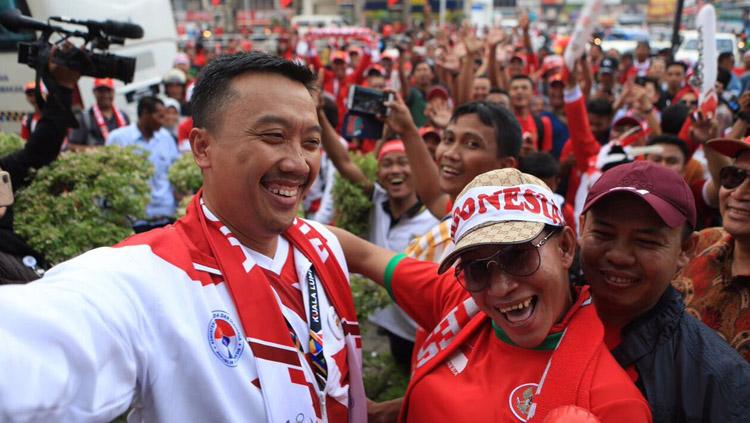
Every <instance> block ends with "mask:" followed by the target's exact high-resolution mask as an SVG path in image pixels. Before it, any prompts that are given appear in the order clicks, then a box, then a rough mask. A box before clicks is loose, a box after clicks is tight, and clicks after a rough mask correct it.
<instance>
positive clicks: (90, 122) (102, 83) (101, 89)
mask: <svg viewBox="0 0 750 423" xmlns="http://www.w3.org/2000/svg"><path fill="white" fill-rule="evenodd" d="M114 97H115V84H114V82H113V81H112V79H110V78H100V79H96V80H94V98H95V99H96V102H95V103H94V105H93V106H91V107H89V109H88V110H87V111H85V112H83V113H80V114H79V115H78V116H77V118H78V125H79V126H78V128H77V129H75V130H74V131H73V133H72V134H71V136H70V138H69V141H70V143H71V144H74V145H76V147H79V146H80V147H79V148H83V147H85V146H89V147H92V146H101V145H104V142H105V141H106V140H107V137H108V136H109V133H110V132H112V131H113V130H115V129H117V128H122V127H124V126H128V125H129V124H130V118H129V117H128V115H127V113H125V112H124V111H121V110H118V109H117V107H115V103H114Z"/></svg>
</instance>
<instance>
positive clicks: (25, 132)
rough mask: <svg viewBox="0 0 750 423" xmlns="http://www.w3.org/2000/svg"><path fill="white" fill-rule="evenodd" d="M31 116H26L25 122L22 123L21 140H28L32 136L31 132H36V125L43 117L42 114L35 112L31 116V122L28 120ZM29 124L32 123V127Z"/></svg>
mask: <svg viewBox="0 0 750 423" xmlns="http://www.w3.org/2000/svg"><path fill="white" fill-rule="evenodd" d="M28 117H29V115H26V116H24V117H23V122H21V138H22V139H24V140H28V139H29V137H30V136H31V132H32V131H33V130H34V127H35V126H36V123H37V122H39V119H41V117H42V115H41V114H40V113H36V112H34V114H33V115H32V116H31V122H29V119H28ZM27 122H28V123H31V127H29V126H28V125H27Z"/></svg>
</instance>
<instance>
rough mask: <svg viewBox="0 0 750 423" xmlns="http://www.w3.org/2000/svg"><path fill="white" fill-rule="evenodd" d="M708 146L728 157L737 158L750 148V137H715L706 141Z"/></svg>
mask: <svg viewBox="0 0 750 423" xmlns="http://www.w3.org/2000/svg"><path fill="white" fill-rule="evenodd" d="M706 147H708V148H710V149H712V150H714V151H716V152H718V153H719V154H722V155H724V156H727V157H731V158H733V159H734V158H737V157H738V156H739V155H740V154H741V153H744V152H745V151H747V150H750V137H747V138H745V139H744V140H736V139H733V138H715V139H712V140H710V141H708V142H707V143H706Z"/></svg>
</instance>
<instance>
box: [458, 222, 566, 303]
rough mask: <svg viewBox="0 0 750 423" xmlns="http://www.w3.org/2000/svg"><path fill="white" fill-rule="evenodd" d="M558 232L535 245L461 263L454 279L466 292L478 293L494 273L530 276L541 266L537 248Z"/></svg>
mask: <svg viewBox="0 0 750 423" xmlns="http://www.w3.org/2000/svg"><path fill="white" fill-rule="evenodd" d="M559 232H560V230H559V229H555V230H553V231H550V232H549V233H548V234H547V235H545V237H544V238H542V239H541V241H539V242H538V243H536V244H535V243H533V242H527V243H524V244H520V245H514V246H509V247H506V248H503V249H501V250H500V251H498V252H496V253H495V254H493V255H491V256H490V257H487V258H485V259H480V260H472V261H470V262H467V263H461V264H459V265H458V266H456V270H455V274H456V279H458V282H459V283H460V284H461V286H463V287H464V288H465V289H466V290H467V291H469V292H480V291H483V290H485V289H486V288H487V287H488V286H489V284H490V278H491V277H492V275H493V274H494V273H495V272H496V271H503V272H505V273H507V274H509V275H511V276H518V277H526V276H531V275H533V274H534V273H536V271H537V270H539V266H540V264H541V260H542V259H541V256H540V254H539V248H541V247H542V246H543V245H544V244H545V243H546V242H547V240H549V239H550V238H552V237H553V236H554V235H556V234H558V233H559Z"/></svg>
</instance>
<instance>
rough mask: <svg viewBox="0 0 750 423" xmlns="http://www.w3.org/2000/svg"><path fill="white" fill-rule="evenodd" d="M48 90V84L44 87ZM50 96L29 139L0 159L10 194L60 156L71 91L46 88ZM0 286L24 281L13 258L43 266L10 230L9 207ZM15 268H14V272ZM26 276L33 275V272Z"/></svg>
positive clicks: (1, 230)
mask: <svg viewBox="0 0 750 423" xmlns="http://www.w3.org/2000/svg"><path fill="white" fill-rule="evenodd" d="M48 86H49V87H51V84H48ZM49 90H50V93H49V96H48V98H47V101H46V104H45V105H44V107H43V108H42V117H41V118H40V120H39V122H38V123H37V125H36V129H35V130H34V132H32V133H31V135H30V136H29V140H28V141H27V142H26V143H25V144H24V146H23V148H22V149H20V150H18V151H16V152H13V153H10V154H8V155H6V156H3V157H0V168H2V170H4V171H6V172H8V173H9V174H10V179H11V182H12V184H13V191H17V190H18V189H20V188H22V187H24V186H26V185H27V184H28V183H29V180H28V176H29V172H30V170H31V169H32V168H36V169H38V168H41V167H43V166H47V165H48V164H50V163H51V162H52V161H53V160H55V159H56V158H57V156H58V155H59V154H60V146H61V145H62V143H63V141H64V140H65V135H67V133H68V128H69V127H71V126H72V125H73V124H74V123H75V120H74V118H73V115H72V113H71V112H70V104H71V99H72V97H73V91H72V90H70V89H68V88H64V87H60V86H55V87H54V88H49ZM0 253H2V254H3V257H2V258H0V284H3V283H8V282H14V283H18V282H27V281H28V278H26V276H27V274H19V272H17V271H16V270H18V269H21V270H23V267H24V266H23V265H20V266H15V265H13V264H12V263H11V262H8V260H11V261H12V260H13V257H15V258H17V259H18V261H20V259H21V257H24V256H33V257H35V259H36V261H37V263H38V264H39V266H40V267H46V263H45V261H44V257H42V255H41V254H39V253H38V252H36V251H34V250H33V249H32V248H31V247H30V246H29V245H28V244H27V243H26V241H24V239H23V238H21V237H20V236H19V235H18V234H17V233H16V232H15V230H14V228H13V207H12V206H11V207H8V210H7V212H6V213H5V215H4V216H2V217H1V218H0ZM6 259H7V260H6ZM14 268H18V269H14ZM28 275H32V276H33V277H35V276H36V274H35V273H33V272H32V273H28Z"/></svg>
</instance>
